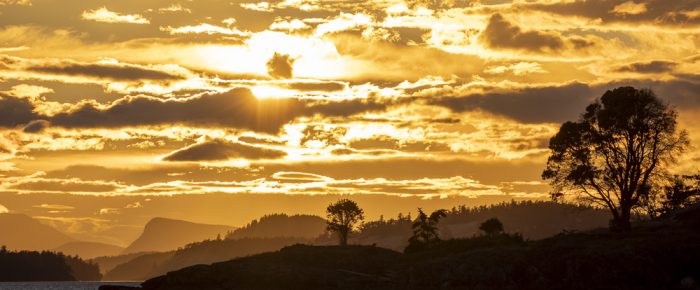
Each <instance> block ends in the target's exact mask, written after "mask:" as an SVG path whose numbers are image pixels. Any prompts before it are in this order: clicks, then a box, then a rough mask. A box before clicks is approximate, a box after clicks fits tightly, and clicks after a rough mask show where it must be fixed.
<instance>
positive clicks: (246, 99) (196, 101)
mask: <svg viewBox="0 0 700 290" xmlns="http://www.w3.org/2000/svg"><path fill="white" fill-rule="evenodd" d="M385 108H386V105H384V104H380V103H376V102H371V101H366V100H350V101H344V102H320V103H313V104H311V103H304V102H302V101H300V100H297V99H287V98H264V99H258V98H257V97H255V96H254V95H253V93H252V92H251V91H250V90H249V89H247V88H236V89H232V90H230V91H228V92H225V93H215V94H204V95H201V96H198V97H191V98H185V99H159V98H154V97H144V96H139V97H124V98H122V99H120V100H118V101H115V102H113V103H112V104H111V105H110V106H108V107H106V108H102V107H98V106H97V105H95V104H93V103H85V104H83V105H82V106H81V107H79V108H77V109H74V110H72V111H69V112H63V113H59V114H56V115H55V116H53V117H52V118H51V119H50V121H51V123H52V124H54V125H58V126H63V127H68V128H89V127H126V126H145V125H163V124H185V125H191V126H198V127H231V128H240V129H248V130H253V131H259V132H267V133H277V131H278V130H279V129H280V127H281V126H282V125H284V124H287V123H289V122H290V121H292V120H294V119H295V118H296V117H300V116H309V115H314V114H321V115H325V116H350V115H354V114H357V113H360V112H365V111H374V110H383V109H385Z"/></svg>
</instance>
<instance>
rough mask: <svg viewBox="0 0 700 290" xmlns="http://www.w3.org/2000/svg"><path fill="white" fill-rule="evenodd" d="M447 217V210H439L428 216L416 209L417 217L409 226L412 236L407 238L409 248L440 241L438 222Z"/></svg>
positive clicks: (421, 210)
mask: <svg viewBox="0 0 700 290" xmlns="http://www.w3.org/2000/svg"><path fill="white" fill-rule="evenodd" d="M446 216H447V210H444V209H439V210H436V211H434V212H433V213H431V214H430V216H428V215H427V214H425V212H423V209H421V208H418V217H416V220H415V221H413V223H412V224H411V229H412V230H413V235H412V236H411V238H409V240H408V242H409V245H408V247H409V248H421V247H424V246H426V245H429V244H432V243H436V242H439V241H440V233H439V230H438V222H440V219H441V218H444V217H446Z"/></svg>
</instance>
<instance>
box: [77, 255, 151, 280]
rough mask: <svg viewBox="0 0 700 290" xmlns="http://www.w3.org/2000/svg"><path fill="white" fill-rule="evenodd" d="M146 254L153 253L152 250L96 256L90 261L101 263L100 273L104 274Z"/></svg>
mask: <svg viewBox="0 0 700 290" xmlns="http://www.w3.org/2000/svg"><path fill="white" fill-rule="evenodd" d="M146 254H153V253H150V252H146V253H131V254H124V255H116V256H104V257H96V258H92V259H90V261H91V262H93V263H95V264H97V265H99V266H100V273H102V274H103V275H104V274H106V273H107V272H109V271H111V270H112V269H114V267H116V266H119V265H121V264H124V263H126V262H129V261H131V260H133V259H135V258H137V257H139V256H142V255H146Z"/></svg>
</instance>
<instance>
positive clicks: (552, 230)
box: [314, 201, 610, 251]
mask: <svg viewBox="0 0 700 290" xmlns="http://www.w3.org/2000/svg"><path fill="white" fill-rule="evenodd" d="M491 218H497V219H498V220H500V221H501V222H502V223H503V224H504V225H505V228H504V231H505V232H509V233H519V234H521V235H522V236H523V237H524V238H526V239H531V240H537V239H542V238H546V237H550V236H553V235H556V234H558V233H561V232H562V231H569V232H571V231H583V230H590V229H593V228H599V227H605V226H607V225H608V222H609V220H610V215H609V213H608V212H607V211H606V210H603V209H597V208H593V207H589V206H583V205H575V204H568V203H554V202H551V201H511V202H503V203H499V204H493V205H489V206H479V207H467V206H464V205H462V206H455V207H453V208H451V209H448V210H446V211H445V216H444V217H443V218H441V219H440V222H439V223H438V224H436V226H437V230H438V233H439V235H440V237H441V238H443V239H452V238H469V237H473V236H475V235H478V234H480V233H481V232H482V231H481V230H480V229H479V226H480V225H481V223H482V222H484V221H486V220H488V219H491ZM415 220H416V218H415V217H412V216H411V213H408V214H404V213H399V214H398V216H396V217H392V218H388V219H387V218H385V217H384V216H382V217H380V219H379V220H375V221H366V222H364V223H361V224H359V225H358V226H357V228H356V229H355V231H354V232H353V233H352V234H351V235H350V236H349V238H348V242H349V243H350V244H361V245H372V244H374V245H377V246H380V247H384V248H388V249H393V250H396V251H403V249H404V248H405V247H406V246H408V240H409V238H410V237H411V235H412V224H413V223H414V222H415ZM336 241H337V237H335V236H334V235H330V234H328V235H325V236H322V237H320V238H318V239H316V241H315V243H314V244H320V245H331V244H335V243H336Z"/></svg>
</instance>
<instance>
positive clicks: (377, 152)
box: [331, 148, 398, 156]
mask: <svg viewBox="0 0 700 290" xmlns="http://www.w3.org/2000/svg"><path fill="white" fill-rule="evenodd" d="M331 153H333V154H334V155H351V154H358V155H369V156H380V155H391V154H396V153H398V151H395V150H387V149H373V150H357V149H353V148H339V149H334V150H333V151H331Z"/></svg>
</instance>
